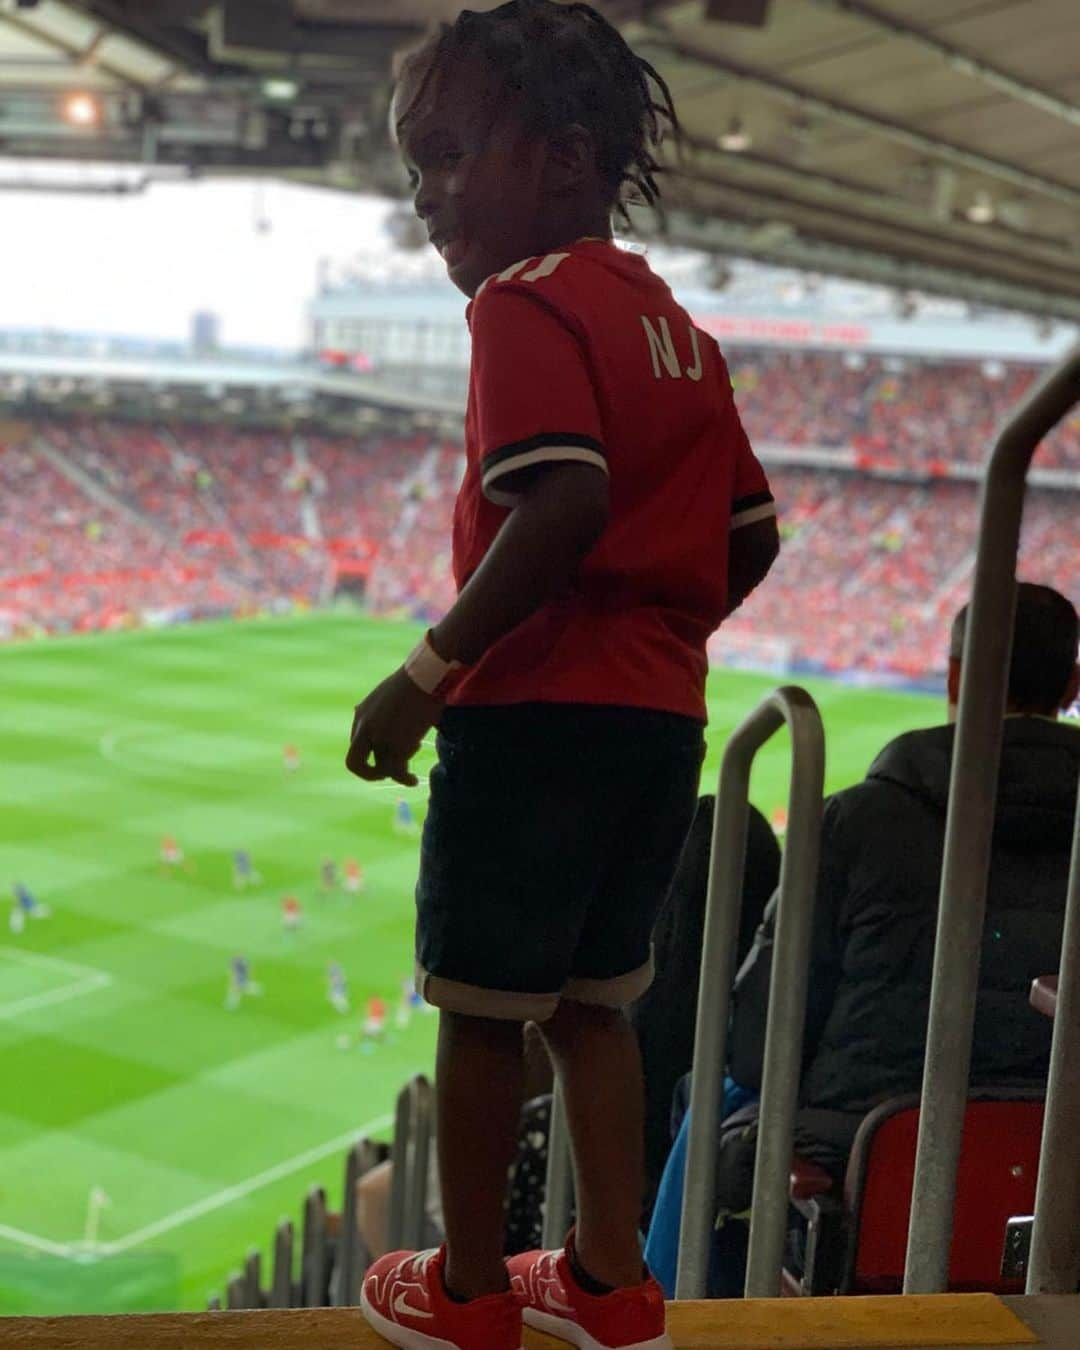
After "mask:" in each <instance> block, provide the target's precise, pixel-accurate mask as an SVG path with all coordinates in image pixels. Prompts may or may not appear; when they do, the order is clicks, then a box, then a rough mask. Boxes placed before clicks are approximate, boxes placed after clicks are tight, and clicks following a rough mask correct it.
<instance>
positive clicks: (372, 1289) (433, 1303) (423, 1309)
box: [360, 1247, 522, 1350]
mask: <svg viewBox="0 0 1080 1350" xmlns="http://www.w3.org/2000/svg"><path fill="white" fill-rule="evenodd" d="M445 1266H446V1248H445V1247H439V1248H437V1249H436V1250H435V1251H430V1252H391V1253H390V1254H389V1255H388V1256H384V1257H382V1258H381V1259H380V1260H378V1261H376V1262H375V1264H374V1265H373V1266H372V1267H371V1268H370V1269H369V1271H368V1273H367V1275H366V1276H365V1277H364V1284H363V1288H362V1289H361V1291H360V1306H361V1308H362V1309H363V1312H364V1316H365V1317H366V1318H367V1320H368V1322H369V1323H370V1325H371V1326H372V1327H374V1328H375V1330H376V1331H377V1332H378V1333H379V1335H380V1336H385V1338H386V1339H387V1340H388V1341H389V1342H390V1344H391V1345H400V1346H403V1347H404V1348H405V1350H522V1345H521V1303H520V1301H519V1300H518V1298H517V1296H516V1295H515V1294H512V1293H506V1294H491V1295H490V1296H489V1297H487V1298H477V1299H473V1300H471V1302H469V1303H455V1302H454V1300H453V1299H452V1298H451V1297H450V1295H449V1294H448V1293H447V1292H446V1285H445V1283H444V1282H443V1269H444V1267H445Z"/></svg>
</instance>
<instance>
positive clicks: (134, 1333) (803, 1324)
mask: <svg viewBox="0 0 1080 1350" xmlns="http://www.w3.org/2000/svg"><path fill="white" fill-rule="evenodd" d="M669 1325H670V1329H671V1335H672V1339H673V1341H674V1342H675V1346H676V1350H1021V1347H1026V1346H1042V1347H1045V1350H1076V1348H1077V1345H1078V1344H1080V1297H1064V1296H1061V1297H1050V1296H1040V1297H1034V1298H1005V1299H998V1298H996V1297H994V1296H993V1295H990V1294H955V1295H954V1294H942V1295H938V1296H933V1297H923V1296H912V1297H908V1298H896V1297H891V1298H820V1299H748V1300H745V1301H742V1300H740V1301H732V1302H711V1303H679V1304H673V1305H672V1306H671V1310H670V1319H669ZM385 1344H386V1343H385V1341H383V1340H381V1339H380V1338H379V1337H378V1336H376V1335H375V1334H374V1333H373V1332H372V1331H370V1330H368V1328H367V1325H366V1324H365V1322H364V1320H363V1318H362V1316H361V1314H360V1313H359V1312H358V1311H357V1310H356V1309H353V1308H310V1309H309V1308H300V1309H293V1310H290V1311H284V1312H212V1313H179V1314H150V1315H130V1316H126V1317H53V1318H33V1317H10V1318H0V1350H382V1348H383V1347H385ZM561 1344H562V1343H561V1342H559V1341H555V1340H552V1339H551V1338H550V1337H548V1336H542V1335H539V1334H537V1333H534V1332H528V1333H527V1334H526V1336H525V1346H526V1350H557V1347H559V1346H560V1345H561Z"/></svg>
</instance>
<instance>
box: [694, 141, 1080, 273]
mask: <svg viewBox="0 0 1080 1350" xmlns="http://www.w3.org/2000/svg"><path fill="white" fill-rule="evenodd" d="M687 141H688V143H689V145H690V147H691V148H692V149H693V151H694V152H695V155H694V159H695V160H696V161H697V162H698V164H700V162H701V160H702V159H705V160H706V161H707V162H708V163H709V164H710V165H715V166H716V167H717V169H719V170H720V172H719V174H717V173H716V172H713V171H712V170H709V171H708V172H707V173H706V174H705V178H706V179H707V180H709V181H712V182H714V183H716V184H717V185H721V186H726V185H729V184H730V185H731V186H733V187H736V188H742V189H745V190H746V191H758V190H759V189H758V186H757V184H755V183H754V182H751V181H747V180H748V179H749V178H750V177H751V176H752V175H754V174H755V173H758V174H762V175H766V176H768V177H769V178H771V179H774V180H775V179H779V180H780V182H781V183H782V184H783V185H785V186H786V187H788V188H789V189H790V190H791V191H792V192H798V193H800V197H799V198H798V200H800V201H802V202H805V204H806V205H807V206H808V207H814V206H820V205H821V204H822V203H821V202H820V201H818V200H816V199H817V198H822V197H823V198H825V199H826V200H832V201H833V202H835V203H836V204H837V205H838V206H839V207H841V208H842V209H843V211H844V213H845V214H846V215H851V214H853V208H854V207H856V206H859V207H863V208H865V209H866V210H868V211H870V212H872V213H881V215H880V221H881V224H882V225H883V226H889V227H898V226H902V227H903V228H905V229H907V230H908V231H909V232H911V233H913V234H921V235H926V236H927V237H928V238H932V237H934V236H937V237H939V238H940V237H950V238H953V239H957V240H965V241H966V242H967V243H968V244H970V245H972V246H975V247H977V248H978V249H979V250H980V251H982V252H987V251H993V252H999V253H1001V254H1003V255H1009V254H1011V255H1012V256H1013V257H1016V256H1020V257H1022V258H1023V259H1024V260H1025V261H1031V260H1032V259H1035V258H1041V259H1043V260H1044V261H1045V262H1046V263H1048V264H1049V265H1050V266H1058V267H1063V268H1066V269H1069V268H1072V267H1073V266H1075V263H1076V254H1075V252H1074V251H1073V249H1072V246H1071V243H1070V242H1069V241H1067V240H1064V239H1060V238H1054V237H1052V236H1049V235H1045V234H1042V235H1039V234H1032V233H1025V234H1023V235H1018V234H1017V233H1015V232H1013V231H1010V230H1007V229H1005V228H1003V227H1002V226H999V225H990V224H987V225H974V224H971V223H970V222H969V221H967V220H966V219H964V218H963V217H962V216H957V215H953V214H948V215H946V216H944V217H940V216H939V217H935V220H934V225H933V229H928V216H927V211H926V209H925V208H923V207H922V206H920V205H919V204H918V203H916V202H913V201H909V200H907V199H905V198H903V197H898V196H896V195H894V194H892V193H887V192H883V191H880V190H879V189H877V188H874V187H870V186H869V185H868V184H866V183H858V182H855V181H854V180H852V179H849V178H840V177H836V176H835V175H831V174H825V173H819V172H817V171H816V170H812V169H804V168H802V167H801V166H800V165H797V164H789V163H785V162H784V161H782V160H776V159H769V158H766V157H765V156H763V155H759V154H753V153H748V154H732V153H730V152H725V151H723V150H721V149H719V148H718V147H717V145H716V144H715V142H713V141H710V140H708V139H706V138H704V137H700V136H688V137H687ZM671 174H672V176H673V177H676V178H701V177H702V174H701V170H700V168H698V167H687V166H686V165H685V164H680V165H678V166H675V167H673V168H672V170H671ZM770 186H771V185H770ZM766 190H768V188H767V189H766ZM803 192H807V193H809V194H813V195H812V196H806V197H802V196H801V194H802V193H803Z"/></svg>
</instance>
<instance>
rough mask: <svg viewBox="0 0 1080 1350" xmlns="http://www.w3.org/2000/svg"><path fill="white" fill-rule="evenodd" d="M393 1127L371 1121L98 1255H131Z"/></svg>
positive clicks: (382, 1119)
mask: <svg viewBox="0 0 1080 1350" xmlns="http://www.w3.org/2000/svg"><path fill="white" fill-rule="evenodd" d="M393 1123H394V1117H393V1116H392V1115H386V1116H379V1117H378V1118H377V1119H376V1120H369V1121H368V1122H367V1124H366V1125H359V1126H356V1127H355V1128H353V1129H351V1130H348V1131H346V1133H345V1134H339V1135H337V1136H336V1137H335V1138H333V1139H330V1140H328V1141H327V1142H326V1143H325V1144H319V1145H317V1146H316V1147H315V1148H309V1149H306V1150H305V1151H304V1152H303V1153H298V1154H296V1156H295V1157H293V1158H286V1159H285V1161H284V1162H280V1163H276V1164H275V1165H274V1166H273V1167H268V1168H267V1169H266V1170H265V1171H264V1172H256V1174H255V1175H254V1176H252V1177H248V1178H247V1180H246V1181H238V1182H236V1184H235V1185H233V1186H226V1187H225V1189H224V1190H223V1191H218V1192H216V1194H214V1195H208V1196H206V1197H205V1198H204V1199H202V1200H197V1201H196V1202H195V1204H193V1205H187V1206H185V1208H184V1209H178V1210H176V1212H175V1213H173V1214H166V1215H165V1217H164V1218H163V1219H156V1220H155V1221H154V1222H153V1223H148V1224H146V1226H145V1227H143V1228H137V1229H136V1230H135V1231H134V1232H133V1233H129V1234H128V1235H127V1237H123V1238H118V1239H117V1240H116V1241H115V1242H103V1243H102V1244H101V1246H100V1247H99V1248H98V1251H99V1252H100V1253H101V1254H102V1255H104V1256H116V1255H118V1254H119V1253H120V1252H126V1251H130V1250H131V1248H132V1247H138V1246H140V1245H141V1244H142V1243H144V1242H149V1240H150V1239H151V1238H155V1237H160V1236H161V1234H162V1233H170V1232H172V1230H173V1229H174V1228H180V1227H181V1226H182V1225H183V1224H185V1223H190V1222H191V1220H192V1219H200V1218H202V1216H203V1215H204V1214H212V1213H213V1212H214V1210H216V1209H221V1208H223V1206H225V1205H230V1204H232V1203H233V1201H235V1200H242V1199H243V1198H244V1196H246V1195H251V1194H252V1193H253V1192H254V1191H258V1190H261V1189H262V1188H263V1186H269V1185H270V1184H271V1182H274V1181H280V1180H281V1179H282V1178H283V1177H287V1176H290V1175H291V1174H292V1173H293V1172H299V1170H300V1169H301V1168H302V1167H307V1166H308V1164H309V1163H313V1162H319V1161H321V1159H323V1158H326V1157H328V1156H329V1155H330V1154H331V1153H336V1152H337V1150H338V1149H341V1148H345V1147H347V1146H348V1145H350V1144H355V1143H356V1141H357V1140H358V1139H360V1138H361V1137H362V1136H363V1135H365V1134H371V1133H374V1131H376V1130H383V1129H385V1128H386V1126H387V1125H392V1124H393Z"/></svg>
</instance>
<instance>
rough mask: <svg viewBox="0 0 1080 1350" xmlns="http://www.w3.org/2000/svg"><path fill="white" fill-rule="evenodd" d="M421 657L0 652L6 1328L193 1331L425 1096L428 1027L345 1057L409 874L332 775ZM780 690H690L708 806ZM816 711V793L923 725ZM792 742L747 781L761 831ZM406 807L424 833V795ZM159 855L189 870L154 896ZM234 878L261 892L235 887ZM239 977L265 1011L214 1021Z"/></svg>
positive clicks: (403, 934)
mask: <svg viewBox="0 0 1080 1350" xmlns="http://www.w3.org/2000/svg"><path fill="white" fill-rule="evenodd" d="M415 632H416V630H415V629H414V628H412V627H410V626H407V625H401V624H393V623H382V622H377V621H373V620H370V619H362V618H359V617H356V616H351V615H348V614H341V613H333V614H321V615H310V616H306V617H302V618H289V619H266V620H255V621H250V622H245V623H236V624H206V625H202V626H194V627H188V628H174V629H169V630H165V631H159V632H148V631H143V632H137V633H124V634H116V635H111V636H104V637H92V638H77V639H64V640H56V641H50V642H44V643H38V644H27V645H21V646H13V647H9V648H7V649H4V650H3V651H0V707H2V709H3V712H2V715H0V765H2V774H0V885H2V886H3V887H4V888H5V890H6V889H7V888H8V887H10V886H12V885H13V884H14V883H15V882H18V881H21V882H24V883H25V884H26V885H27V886H29V887H30V888H31V890H32V891H33V892H34V893H35V894H36V896H37V897H38V899H39V900H40V901H41V902H42V903H43V904H44V905H47V906H48V907H49V908H50V910H51V915H50V916H49V917H48V918H42V919H40V920H31V921H29V922H28V923H27V924H26V925H25V928H24V930H23V931H22V932H16V931H14V929H13V928H11V926H10V925H9V921H8V908H7V899H6V898H5V900H4V907H3V910H2V911H0V1056H2V1063H3V1072H2V1077H0V1313H16V1312H54V1311H55V1312H60V1311H105V1310H115V1311H122V1310H127V1309H133V1308H142V1309H145V1308H153V1307H177V1306H178V1307H185V1308H195V1307H199V1306H203V1305H204V1304H205V1300H206V1298H207V1296H208V1295H209V1294H210V1293H211V1292H213V1291H216V1290H220V1288H221V1286H222V1283H223V1281H224V1280H225V1278H226V1277H227V1275H228V1273H229V1271H230V1269H231V1268H234V1267H235V1266H237V1265H238V1264H239V1262H240V1260H241V1259H242V1257H243V1255H244V1253H245V1252H246V1251H247V1250H248V1249H249V1248H251V1247H252V1246H259V1245H261V1246H262V1248H263V1251H264V1259H266V1258H267V1257H268V1250H267V1249H268V1246H269V1239H270V1237H271V1234H272V1231H273V1227H274V1225H275V1223H276V1222H277V1220H278V1219H279V1218H280V1217H281V1216H282V1215H286V1214H290V1215H293V1216H298V1210H299V1204H300V1199H301V1197H302V1195H303V1194H304V1192H305V1191H306V1189H307V1188H308V1187H309V1186H311V1185H314V1184H316V1183H321V1184H323V1185H325V1186H326V1187H327V1188H328V1193H329V1197H330V1200H331V1203H332V1204H334V1205H336V1204H337V1203H338V1201H339V1199H340V1193H341V1189H340V1188H341V1171H342V1161H343V1157H344V1153H345V1151H346V1146H347V1143H348V1142H349V1141H350V1140H351V1139H352V1138H353V1137H355V1136H356V1135H358V1134H359V1133H361V1132H364V1131H367V1132H378V1133H380V1134H383V1135H385V1134H386V1132H387V1126H388V1113H389V1112H390V1111H391V1110H392V1105H393V1100H394V1096H395V1092H396V1089H397V1088H398V1087H399V1085H400V1084H401V1083H402V1082H403V1081H404V1080H405V1079H406V1078H407V1077H408V1076H409V1075H410V1074H413V1073H416V1072H418V1071H430V1069H431V1065H432V1058H433V1046H434V1029H435V1026H434V1024H435V1020H436V1019H435V1018H434V1017H428V1016H426V1015H424V1014H423V1013H417V1014H415V1015H413V1016H412V1017H411V1019H410V1020H409V1021H408V1023H407V1025H405V1024H403V1025H397V1024H396V1019H395V1018H394V1016H393V1012H392V1014H391V1017H390V1019H389V1022H388V1032H387V1035H386V1037H385V1038H384V1040H383V1041H382V1042H381V1043H378V1044H375V1043H372V1042H364V1041H363V1040H362V1039H361V1038H360V1035H359V1033H360V1030H361V1023H362V1018H363V1013H364V1007H365V1004H366V1002H367V999H368V998H369V997H372V996H375V995H378V996H380V997H382V998H383V999H385V1000H386V1001H387V1003H388V1004H389V1005H390V1008H391V1010H394V1009H396V1008H397V1007H398V1005H399V1003H400V1001H401V986H402V981H403V979H405V978H406V977H407V975H408V973H409V970H410V966H411V943H412V912H411V911H412V898H411V897H412V885H413V880H414V876H415V872H416V864H417V850H418V845H417V840H416V839H415V837H410V836H407V835H406V836H403V835H401V834H398V833H396V832H395V830H394V828H393V814H394V805H395V799H396V797H397V796H398V795H399V792H400V790H399V789H397V788H396V787H395V786H393V785H390V786H389V787H388V786H385V785H368V784H363V783H360V782H359V781H358V780H356V779H353V778H351V777H349V776H348V775H347V774H346V773H345V771H344V769H343V767H342V755H343V751H344V746H345V738H346V735H347V731H348V726H349V721H350V717H351V708H352V704H353V703H354V702H355V701H356V700H357V698H359V697H360V696H361V695H363V694H364V693H366V692H367V690H368V689H369V688H370V687H371V685H372V684H373V683H374V682H375V681H376V680H377V679H378V678H380V677H381V676H382V675H384V674H385V673H388V672H389V670H390V669H391V668H392V667H393V666H394V665H395V664H396V663H397V662H398V661H399V660H400V659H401V657H402V656H403V655H404V653H405V652H406V651H407V650H408V648H409V646H410V645H411V643H412V642H413V641H414V640H415ZM775 683H776V680H775V679H773V678H771V677H768V676H758V675H747V674H743V673H734V672H725V671H719V672H715V673H714V674H713V676H712V677H711V680H710V687H709V694H710V713H711V727H710V732H709V743H710V753H709V759H708V762H707V764H706V773H705V779H704V782H705V784H707V785H709V786H710V788H711V786H712V785H713V784H714V783H715V773H716V768H717V765H718V759H719V747H720V746H721V745H722V743H723V739H724V737H725V735H726V734H727V732H728V731H730V729H731V728H732V727H733V726H734V725H735V723H736V722H737V721H738V720H739V719H740V718H741V717H742V716H743V715H744V714H745V713H746V712H747V711H748V710H749V709H750V708H751V707H752V706H753V704H754V703H755V702H756V700H757V699H758V698H760V697H761V696H762V695H763V694H764V693H765V692H766V691H767V690H768V689H770V688H771V687H772V686H773V685H774V684H775ZM809 687H810V689H811V692H812V693H813V694H814V695H815V697H816V698H817V699H818V702H819V704H820V706H821V709H822V713H823V716H824V719H825V723H826V729H827V735H828V756H829V758H828V773H827V787H828V788H829V789H835V788H838V787H842V786H844V785H846V784H848V783H851V782H854V781H856V780H857V779H858V778H860V777H861V776H862V774H863V773H864V772H865V770H866V767H867V765H868V764H869V762H870V760H871V759H872V758H873V756H874V754H875V752H876V751H877V750H878V749H879V748H880V747H881V745H882V744H883V743H884V742H885V741H886V740H888V739H889V738H890V737H891V736H893V735H896V734H897V733H898V732H900V731H903V730H906V729H908V728H911V727H916V726H924V725H928V724H930V723H932V722H934V721H936V720H938V719H939V717H940V707H939V705H938V704H937V703H936V702H934V701H933V700H930V699H927V698H925V697H917V696H912V695H906V694H896V693H883V692H880V691H871V690H860V689H852V688H847V687H844V686H842V685H839V684H831V683H827V682H824V681H816V682H811V683H810V685H809ZM785 739H786V733H782V734H781V735H779V736H777V737H776V739H775V742H774V743H773V744H771V745H770V746H769V747H768V748H767V749H766V751H764V752H763V753H762V755H761V756H760V758H759V763H758V765H757V767H756V769H755V778H754V784H753V797H754V800H755V801H756V802H757V804H758V805H760V806H761V807H762V808H763V809H765V810H766V811H767V812H768V811H771V810H772V809H773V808H774V807H775V806H776V805H778V804H781V803H782V802H783V801H784V800H785V796H786V778H787V766H786V756H787V746H786V744H785ZM290 742H291V743H294V744H296V745H297V746H298V747H299V748H300V751H301V753H302V756H303V764H302V767H301V769H300V770H299V771H298V772H296V773H292V774H289V773H286V772H285V770H284V768H283V764H282V748H283V746H284V745H285V744H286V743H290ZM432 758H433V751H432V749H431V748H430V747H425V749H424V751H423V756H422V758H421V759H420V760H418V762H417V767H418V768H419V769H421V770H424V769H426V768H427V767H428V766H429V765H430V763H431V761H432ZM522 772H528V765H527V764H526V765H522ZM404 795H406V796H407V797H409V798H410V799H411V801H412V805H413V807H414V810H415V813H416V816H417V819H420V818H422V815H423V810H424V790H423V788H422V787H421V788H417V789H414V790H412V791H411V792H408V793H406V794H404ZM164 835H173V836H175V838H176V840H177V841H178V843H179V844H180V846H181V847H182V849H183V850H184V853H185V857H186V862H187V866H186V867H185V868H184V869H182V870H177V871H175V874H173V873H170V872H169V871H168V870H167V869H165V868H163V867H162V865H161V863H160V862H159V858H158V851H159V846H160V841H161V838H162V836H164ZM234 849H248V850H250V852H251V854H252V857H253V860H254V863H255V866H256V868H257V869H258V871H259V873H260V874H261V877H262V882H261V885H259V886H257V887H255V888H252V889H250V890H247V891H244V892H238V891H237V890H236V889H235V888H234V884H233V875H232V851H233V850H234ZM324 857H328V858H333V859H335V860H336V861H337V862H338V864H339V866H340V864H341V863H342V861H343V860H344V859H346V858H349V857H354V858H356V859H358V860H359V862H360V863H361V865H362V867H363V869H364V873H365V881H366V884H365V889H364V891H363V893H362V894H360V895H358V896H353V897H349V896H346V895H345V894H344V893H342V892H341V891H340V890H332V891H330V892H324V891H323V890H322V888H321V885H320V878H319V864H320V860H321V859H322V858H324ZM288 893H294V894H295V895H296V896H297V897H298V898H299V900H300V902H301V905H302V907H303V925H302V927H301V928H300V929H299V931H297V932H295V933H288V932H286V931H285V930H284V929H283V926H282V921H281V908H280V905H281V898H282V896H283V895H285V894H288ZM238 952H242V953H244V954H245V955H246V956H247V957H248V958H249V959H250V962H251V966H252V975H253V977H254V979H255V980H256V981H257V982H258V984H259V985H260V986H261V994H260V995H259V996H258V997H251V998H247V999H244V1000H243V1001H242V1005H241V1006H240V1007H238V1008H237V1009H235V1010H234V1011H229V1010H227V1009H226V1006H225V996H226V989H227V980H228V966H229V960H230V958H231V957H232V956H233V954H234V953H238ZM329 960H336V961H340V962H341V964H342V965H343V967H344V969H345V972H346V974H347V976H348V980H349V991H350V996H351V1000H352V1004H353V1007H352V1010H351V1012H349V1013H348V1014H341V1013H339V1012H337V1011H335V1010H334V1008H333V1007H331V1005H330V1003H329V1001H328V999H327V990H326V965H327V962H328V961H329ZM402 1021H404V1019H402ZM343 1036H344V1037H347V1038H348V1042H349V1044H348V1047H347V1048H342V1045H341V1044H340V1042H341V1039H342V1037H343Z"/></svg>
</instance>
